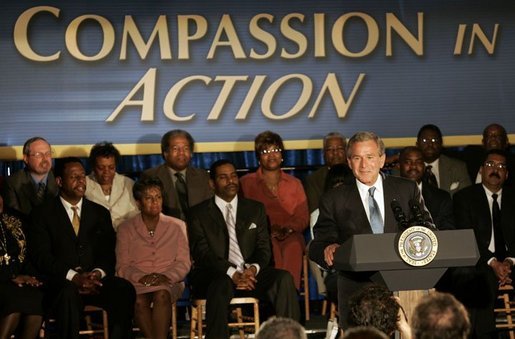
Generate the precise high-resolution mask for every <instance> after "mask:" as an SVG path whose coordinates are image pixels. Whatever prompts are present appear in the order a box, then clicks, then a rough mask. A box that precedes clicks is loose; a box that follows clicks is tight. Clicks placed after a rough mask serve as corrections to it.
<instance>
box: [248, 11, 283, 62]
mask: <svg viewBox="0 0 515 339" xmlns="http://www.w3.org/2000/svg"><path fill="white" fill-rule="evenodd" d="M262 19H265V20H267V21H268V22H269V23H272V22H274V16H273V15H271V14H258V15H256V16H254V17H253V18H252V20H250V24H249V30H250V35H252V36H253V37H254V38H256V39H257V40H258V41H261V42H262V43H263V44H265V46H266V51H265V53H263V54H259V53H257V52H256V51H255V50H254V48H252V49H251V50H250V55H249V56H250V57H251V58H252V59H257V60H262V59H267V58H269V57H271V56H272V55H273V54H274V53H275V50H276V48H277V41H276V40H275V37H274V36H273V35H272V34H271V33H269V32H267V31H265V30H264V29H262V28H261V27H259V21H260V20H262Z"/></svg>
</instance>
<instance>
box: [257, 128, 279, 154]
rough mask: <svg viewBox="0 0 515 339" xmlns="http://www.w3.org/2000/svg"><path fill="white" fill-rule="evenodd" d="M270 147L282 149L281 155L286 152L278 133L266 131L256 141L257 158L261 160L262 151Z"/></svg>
mask: <svg viewBox="0 0 515 339" xmlns="http://www.w3.org/2000/svg"><path fill="white" fill-rule="evenodd" d="M270 146H277V147H279V148H280V149H281V153H282V152H283V151H284V144H283V139H281V136H280V135H279V134H277V133H274V132H272V131H264V132H261V133H259V134H258V135H257V136H256V139H254V151H255V153H256V157H257V158H258V159H259V156H260V155H261V151H263V150H265V149H267V148H268V147H270Z"/></svg>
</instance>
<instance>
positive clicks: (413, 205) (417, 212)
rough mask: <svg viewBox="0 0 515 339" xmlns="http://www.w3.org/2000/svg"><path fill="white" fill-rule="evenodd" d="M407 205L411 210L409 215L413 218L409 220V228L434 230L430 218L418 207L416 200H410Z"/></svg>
mask: <svg viewBox="0 0 515 339" xmlns="http://www.w3.org/2000/svg"><path fill="white" fill-rule="evenodd" d="M408 204H409V207H410V210H411V214H412V215H413V218H412V219H411V220H410V225H411V226H425V227H427V228H432V229H435V228H436V227H435V226H434V224H433V222H432V221H431V216H430V215H429V213H428V212H427V211H425V210H423V209H422V208H421V207H420V204H419V203H418V201H417V200H415V199H411V200H410V201H409V202H408Z"/></svg>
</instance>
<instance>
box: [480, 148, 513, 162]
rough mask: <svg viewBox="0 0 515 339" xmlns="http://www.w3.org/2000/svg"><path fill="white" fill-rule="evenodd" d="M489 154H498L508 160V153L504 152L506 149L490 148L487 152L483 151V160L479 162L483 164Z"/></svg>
mask: <svg viewBox="0 0 515 339" xmlns="http://www.w3.org/2000/svg"><path fill="white" fill-rule="evenodd" d="M491 154H495V155H499V156H501V157H503V158H504V160H508V154H506V151H504V150H502V149H491V150H489V151H488V152H486V153H485V156H484V157H483V162H482V163H481V164H484V163H485V161H486V159H488V156H489V155H491Z"/></svg>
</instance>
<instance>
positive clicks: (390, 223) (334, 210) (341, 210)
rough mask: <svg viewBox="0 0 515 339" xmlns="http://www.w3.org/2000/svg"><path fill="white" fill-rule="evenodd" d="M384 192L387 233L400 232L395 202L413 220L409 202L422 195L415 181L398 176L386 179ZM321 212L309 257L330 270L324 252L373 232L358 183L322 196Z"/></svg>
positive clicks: (384, 179)
mask: <svg viewBox="0 0 515 339" xmlns="http://www.w3.org/2000/svg"><path fill="white" fill-rule="evenodd" d="M383 190H384V202H385V205H386V206H385V208H384V211H385V216H384V222H385V224H384V232H385V233H391V232H397V231H398V230H399V229H398V226H397V221H396V220H395V217H394V215H393V212H392V210H391V208H390V203H391V201H392V200H393V199H396V200H397V201H398V202H399V204H400V206H401V208H402V210H403V211H404V213H405V214H406V216H409V210H410V209H409V201H410V200H411V199H416V201H419V200H420V191H419V189H418V187H417V185H416V184H415V183H414V182H413V181H411V180H408V179H404V178H399V177H394V176H384V177H383ZM319 208H320V215H319V217H318V221H317V223H316V225H315V227H314V229H313V232H314V235H315V238H314V239H313V241H312V242H311V244H310V246H309V256H310V258H311V259H312V260H313V261H315V262H316V263H317V264H319V265H320V266H322V267H325V268H327V269H328V268H329V267H327V264H326V262H325V260H324V249H325V248H326V247H327V246H328V245H330V244H333V243H338V244H342V243H343V242H344V241H345V240H347V239H349V238H350V237H351V236H353V235H355V234H371V233H372V228H371V226H370V222H369V221H368V218H367V215H366V212H365V208H364V207H363V203H362V202H361V198H360V195H359V191H358V186H357V184H356V181H355V180H353V181H352V183H349V184H344V185H341V186H339V187H337V188H335V189H332V190H330V191H328V192H327V193H325V194H324V195H322V198H321V199H320V204H319Z"/></svg>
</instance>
